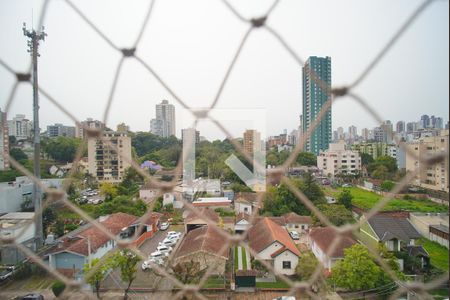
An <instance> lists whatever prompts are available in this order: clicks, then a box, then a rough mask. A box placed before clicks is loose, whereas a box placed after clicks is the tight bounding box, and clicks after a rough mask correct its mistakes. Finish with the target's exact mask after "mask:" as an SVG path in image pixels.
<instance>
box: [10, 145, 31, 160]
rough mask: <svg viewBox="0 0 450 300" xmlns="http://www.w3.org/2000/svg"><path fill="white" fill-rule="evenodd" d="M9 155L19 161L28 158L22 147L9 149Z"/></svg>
mask: <svg viewBox="0 0 450 300" xmlns="http://www.w3.org/2000/svg"><path fill="white" fill-rule="evenodd" d="M9 156H11V157H12V158H14V159H15V160H16V161H19V162H20V161H23V160H27V159H28V156H27V155H26V154H25V152H23V151H22V149H20V148H12V149H11V150H9Z"/></svg>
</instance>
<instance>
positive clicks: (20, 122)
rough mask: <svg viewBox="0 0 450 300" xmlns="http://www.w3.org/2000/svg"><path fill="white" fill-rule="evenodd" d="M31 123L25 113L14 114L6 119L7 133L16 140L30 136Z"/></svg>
mask: <svg viewBox="0 0 450 300" xmlns="http://www.w3.org/2000/svg"><path fill="white" fill-rule="evenodd" d="M31 129H32V123H31V121H30V120H28V119H27V118H25V115H20V114H18V115H16V116H15V117H14V118H13V119H12V120H9V121H8V134H9V135H12V136H14V137H15V138H16V139H17V140H18V141H20V140H27V139H29V138H31V131H32V130H31Z"/></svg>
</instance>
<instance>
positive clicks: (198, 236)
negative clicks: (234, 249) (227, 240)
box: [175, 226, 229, 259]
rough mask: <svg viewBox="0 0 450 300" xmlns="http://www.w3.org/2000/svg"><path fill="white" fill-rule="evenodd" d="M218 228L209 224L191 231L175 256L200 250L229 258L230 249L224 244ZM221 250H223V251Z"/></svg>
mask: <svg viewBox="0 0 450 300" xmlns="http://www.w3.org/2000/svg"><path fill="white" fill-rule="evenodd" d="M217 230H218V229H215V228H213V227H209V226H202V227H199V228H196V229H193V230H191V231H189V232H188V233H187V234H186V237H185V238H184V239H183V242H182V243H181V245H180V248H178V251H177V253H176V254H175V258H180V257H183V256H186V255H191V254H193V253H195V252H198V251H204V252H209V253H210V254H213V255H217V256H220V257H222V258H224V259H228V255H229V251H228V250H229V249H228V247H226V248H225V249H222V248H223V246H224V243H223V237H222V236H221V235H220V234H219V233H218V232H217ZM221 250H223V251H222V252H221Z"/></svg>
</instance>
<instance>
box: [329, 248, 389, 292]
mask: <svg viewBox="0 0 450 300" xmlns="http://www.w3.org/2000/svg"><path fill="white" fill-rule="evenodd" d="M331 280H332V282H333V283H334V284H336V285H337V286H339V287H342V288H345V289H348V290H350V291H359V290H368V289H373V288H376V287H378V286H382V285H385V284H386V283H387V282H386V276H385V272H384V271H383V269H381V268H380V267H379V266H378V265H377V264H376V263H375V262H374V260H373V258H372V257H371V255H370V254H369V251H368V250H367V248H366V247H365V246H363V245H360V244H356V245H353V246H352V247H350V248H347V249H345V250H344V259H343V260H341V261H338V262H337V263H336V264H335V266H334V267H333V268H332V271H331Z"/></svg>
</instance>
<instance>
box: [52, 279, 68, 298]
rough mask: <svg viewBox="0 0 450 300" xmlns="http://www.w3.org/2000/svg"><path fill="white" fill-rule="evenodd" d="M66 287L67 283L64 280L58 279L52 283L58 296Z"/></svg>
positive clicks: (53, 289)
mask: <svg viewBox="0 0 450 300" xmlns="http://www.w3.org/2000/svg"><path fill="white" fill-rule="evenodd" d="M65 289H66V284H65V283H64V282H62V281H56V282H55V283H54V284H53V285H52V291H53V294H55V296H56V297H58V296H59V295H61V294H62V292H64V290H65Z"/></svg>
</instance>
